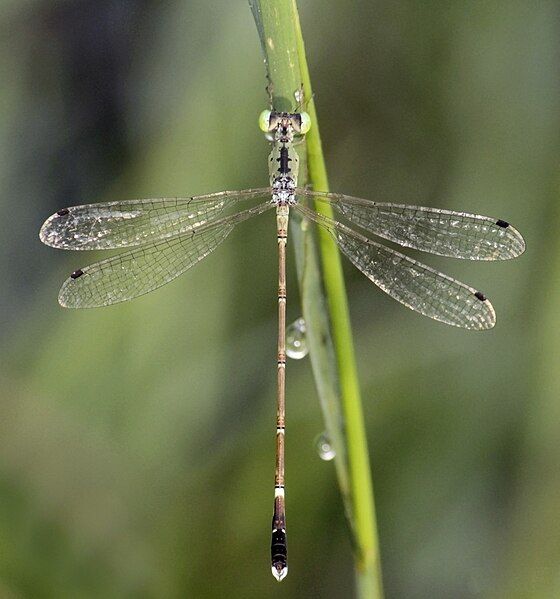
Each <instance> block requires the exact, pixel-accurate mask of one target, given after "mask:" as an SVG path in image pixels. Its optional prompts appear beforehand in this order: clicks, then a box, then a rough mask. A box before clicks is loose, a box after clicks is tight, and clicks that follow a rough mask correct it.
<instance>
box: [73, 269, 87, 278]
mask: <svg viewBox="0 0 560 599" xmlns="http://www.w3.org/2000/svg"><path fill="white" fill-rule="evenodd" d="M83 274H84V271H83V270H82V269H80V268H78V270H75V271H74V272H73V273H72V274H71V275H70V278H71V279H77V278H78V277H81V276H82V275H83Z"/></svg>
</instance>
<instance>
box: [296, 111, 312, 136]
mask: <svg viewBox="0 0 560 599" xmlns="http://www.w3.org/2000/svg"><path fill="white" fill-rule="evenodd" d="M299 118H300V119H301V125H300V132H301V133H302V134H303V135H305V134H306V133H307V132H308V131H309V129H311V117H310V116H309V115H308V114H307V112H302V113H300V115H299Z"/></svg>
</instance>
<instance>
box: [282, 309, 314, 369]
mask: <svg viewBox="0 0 560 599" xmlns="http://www.w3.org/2000/svg"><path fill="white" fill-rule="evenodd" d="M306 330H307V328H306V325H305V320H303V318H298V319H297V320H294V322H292V324H291V325H290V326H289V327H288V328H287V329H286V355H287V356H288V357H289V358H292V359H293V360H301V359H302V358H305V356H307V354H308V353H309V348H308V347H307V339H306V338H305V333H306Z"/></svg>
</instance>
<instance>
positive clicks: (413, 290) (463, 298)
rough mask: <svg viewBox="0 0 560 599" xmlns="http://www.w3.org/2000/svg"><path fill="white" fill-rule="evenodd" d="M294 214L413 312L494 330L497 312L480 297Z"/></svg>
mask: <svg viewBox="0 0 560 599" xmlns="http://www.w3.org/2000/svg"><path fill="white" fill-rule="evenodd" d="M296 209H297V210H299V211H300V212H301V213H302V214H303V215H304V216H306V217H308V218H310V219H312V220H314V221H315V222H316V223H318V224H319V225H321V226H322V227H324V228H325V229H327V230H328V231H329V233H331V235H332V236H333V237H334V239H335V241H336V243H337V244H338V246H339V247H340V249H341V250H342V252H344V254H346V256H347V257H348V258H349V259H350V261H351V262H352V263H353V264H354V266H356V268H358V269H359V270H361V271H362V272H363V273H364V274H365V275H366V277H368V279H370V280H371V281H373V282H374V283H375V284H376V285H377V286H378V287H380V288H381V289H382V290H383V291H385V292H386V293H387V294H389V295H390V296H391V297H392V298H394V299H396V300H397V301H399V302H401V303H402V304H404V305H405V306H407V307H408V308H410V309H411V310H414V311H416V312H420V314H423V315H424V316H429V317H430V318H433V319H434V320H439V321H441V322H445V323H446V324H450V325H453V326H457V327H462V328H465V329H475V330H482V329H491V328H492V327H493V326H494V324H495V323H496V315H495V313H494V308H493V307H492V304H491V303H490V302H489V301H488V300H487V299H486V297H485V296H484V295H483V294H482V293H481V292H480V291H477V290H476V289H473V288H472V287H469V286H468V285H465V284H464V283H460V282H459V281H456V280H455V279H452V278H451V277H448V276H446V275H444V274H442V273H440V272H438V271H436V270H434V269H433V268H430V267H429V266H425V265H424V264H421V263H420V262H417V261H416V260H412V259H411V258H408V257H407V256H405V255H404V254H401V253H399V252H396V251H394V250H392V249H390V248H388V247H385V246H383V245H380V244H378V243H376V242H374V241H372V240H371V239H368V238H367V237H364V236H363V235H360V234H359V233H356V232H355V231H352V230H351V229H349V228H348V227H346V226H345V225H343V224H341V223H337V222H335V221H333V220H331V219H328V218H326V217H324V216H322V215H320V214H317V213H315V212H313V211H312V210H309V209H308V208H305V207H303V206H301V205H298V206H297V207H296Z"/></svg>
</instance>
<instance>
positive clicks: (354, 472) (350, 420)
mask: <svg viewBox="0 0 560 599" xmlns="http://www.w3.org/2000/svg"><path fill="white" fill-rule="evenodd" d="M250 3H251V6H252V9H253V13H254V15H255V20H256V22H257V27H258V29H259V33H260V35H261V43H262V46H263V51H264V54H265V57H266V63H267V68H268V77H269V93H270V97H271V103H272V106H273V108H274V109H275V110H284V111H294V110H295V109H296V108H297V101H296V100H295V95H294V94H295V92H296V91H297V90H298V89H300V88H301V87H302V86H303V92H304V97H305V99H306V101H307V103H306V110H307V112H308V113H309V114H310V116H311V122H312V125H311V130H310V132H309V133H308V135H307V164H308V182H309V183H310V184H311V185H312V186H313V188H314V189H317V190H322V191H328V179H327V172H326V166H325V160H324V156H323V151H322V146H321V138H320V133H319V125H318V121H317V114H316V110H315V103H314V100H313V92H312V88H311V81H310V77H309V70H308V67H307V61H306V57H305V48H304V43H303V36H302V32H301V27H300V21H299V15H298V10H297V5H296V0H260V1H259V0H253V1H251V0H250ZM316 209H317V211H320V212H321V213H323V214H325V215H326V216H330V217H331V218H332V211H331V209H330V207H329V206H326V205H325V204H323V205H317V206H316ZM308 237H309V236H308ZM303 247H304V249H305V248H307V250H308V251H307V252H305V256H306V257H307V258H312V257H313V256H312V255H311V254H312V252H310V251H309V246H305V245H304V246H303ZM319 248H320V256H321V263H322V267H323V275H324V277H323V279H324V287H325V292H326V297H327V301H326V302H324V301H323V302H319V304H320V306H325V305H326V306H327V309H328V320H329V321H330V327H331V330H332V342H333V348H334V361H335V366H336V369H337V373H338V377H337V380H338V385H339V391H340V396H341V399H342V412H343V416H344V427H343V433H342V434H339V433H338V428H339V427H338V426H337V425H336V422H335V421H336V418H337V416H336V412H335V413H333V412H332V411H329V405H331V404H332V401H331V402H327V403H326V407H327V413H326V423H327V430H328V432H329V434H331V435H334V436H335V438H337V444H335V449H336V450H337V453H339V452H340V453H342V455H338V456H337V459H338V460H339V462H338V463H339V467H338V468H337V476H338V480H339V484H340V485H341V491H342V494H343V497H344V498H345V505H346V512H347V516H348V517H349V520H350V523H351V529H352V533H353V537H354V539H353V541H354V552H355V563H356V578H357V587H358V595H359V597H361V598H366V597H367V598H376V599H378V598H381V597H382V596H383V591H382V581H381V567H380V558H379V544H378V537H377V525H376V519H375V504H374V499H373V486H372V482H371V474H370V464H369V454H368V449H367V439H366V434H365V425H364V419H363V410H362V403H361V398H360V389H359V384H358V375H357V368H356V360H355V354H354V345H353V340H352V332H351V326H350V316H349V311H348V303H347V298H346V290H345V284H344V277H343V273H342V265H341V262H340V255H339V253H338V249H337V247H336V244H335V243H334V241H333V239H332V238H331V237H330V235H329V233H328V232H326V231H322V230H320V231H319ZM310 268H314V264H313V262H311V265H310V264H309V263H306V264H305V266H304V268H300V281H301V280H303V285H304V289H302V296H303V302H302V303H303V310H304V316H305V318H306V320H308V330H309V331H310V333H311V334H313V331H316V330H317V327H318V326H319V327H324V326H325V322H324V319H323V321H320V320H319V322H316V321H315V320H314V319H315V314H314V313H312V312H309V310H308V311H307V313H306V306H308V307H309V302H308V301H307V300H306V295H308V293H307V291H306V283H307V282H308V280H309V275H308V274H307V277H308V278H307V279H306V278H305V276H306V274H305V273H306V272H307V273H308V272H309V269H310ZM301 272H303V273H304V274H303V276H302V274H301ZM311 293H312V294H313V295H314V296H316V294H317V289H315V288H313V289H311ZM313 303H314V305H315V304H316V303H317V302H313ZM310 318H311V322H309V319H310ZM319 319H320V317H319ZM328 324H329V323H328V322H327V324H326V326H327V327H328ZM329 338H330V335H329ZM316 349H317V351H322V352H323V353H324V354H325V360H326V361H323V362H322V364H323V366H322V367H321V366H320V367H316V366H314V374H315V378H316V381H317V383H318V389H319V394H320V396H321V387H323V388H325V387H326V388H327V389H331V390H332V387H333V385H332V380H328V381H325V380H323V376H324V375H325V374H326V373H325V364H327V363H328V359H329V358H328V354H329V351H328V348H327V349H326V350H325V348H324V347H321V346H317V345H316V344H315V343H310V351H311V352H312V353H313V352H314V351H315V350H316ZM327 376H328V375H327ZM322 401H323V404H324V406H323V411H324V413H325V401H324V398H323V400H322ZM331 407H332V406H331ZM329 421H330V424H329ZM339 437H342V439H339ZM344 441H345V442H344ZM343 445H345V447H343ZM342 449H344V451H343V452H342ZM346 461H347V464H345V463H343V462H346ZM348 486H349V488H348Z"/></svg>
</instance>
